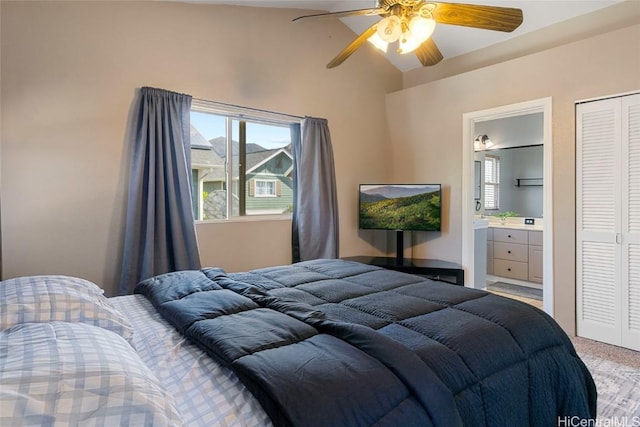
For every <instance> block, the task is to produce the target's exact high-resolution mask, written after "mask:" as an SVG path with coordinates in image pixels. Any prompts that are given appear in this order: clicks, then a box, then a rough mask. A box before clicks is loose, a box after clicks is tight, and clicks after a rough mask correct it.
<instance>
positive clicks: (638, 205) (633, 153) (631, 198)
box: [620, 95, 640, 350]
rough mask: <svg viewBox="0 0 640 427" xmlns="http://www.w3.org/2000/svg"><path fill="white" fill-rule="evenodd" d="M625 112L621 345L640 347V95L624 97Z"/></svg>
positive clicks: (636, 348) (623, 123)
mask: <svg viewBox="0 0 640 427" xmlns="http://www.w3.org/2000/svg"><path fill="white" fill-rule="evenodd" d="M621 113H622V119H621V121H622V123H621V126H622V135H621V136H622V157H623V168H622V171H621V172H622V174H621V175H622V176H623V178H624V179H623V181H622V195H623V196H622V197H623V200H622V206H623V209H622V268H621V271H622V273H623V277H622V282H621V296H622V300H621V307H620V308H621V310H620V311H621V318H622V341H621V345H622V346H624V347H628V348H632V349H634V350H640V95H633V96H625V97H622V99H621ZM625 169H626V170H625Z"/></svg>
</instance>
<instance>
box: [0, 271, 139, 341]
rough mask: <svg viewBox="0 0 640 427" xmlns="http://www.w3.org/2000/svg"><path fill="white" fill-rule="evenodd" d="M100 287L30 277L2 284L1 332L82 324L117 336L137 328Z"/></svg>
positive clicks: (73, 280)
mask: <svg viewBox="0 0 640 427" xmlns="http://www.w3.org/2000/svg"><path fill="white" fill-rule="evenodd" d="M103 292H104V291H103V290H102V289H100V288H99V287H98V286H97V285H96V284H94V283H92V282H89V281H87V280H84V279H79V278H76V277H68V276H59V275H48V276H29V277H19V278H15V279H9V280H3V281H0V330H3V329H7V328H10V327H12V326H15V325H18V324H22V323H44V322H51V321H63V322H80V323H88V324H91V325H94V326H99V327H101V328H104V329H108V330H110V331H113V332H116V333H117V334H119V335H121V336H122V337H124V338H125V339H127V340H128V341H129V342H131V341H132V338H133V328H132V327H131V324H130V323H129V321H128V320H127V319H126V318H125V317H124V316H123V315H122V313H120V312H119V311H118V310H116V309H115V308H114V307H113V306H112V305H111V303H110V302H109V301H108V300H107V298H105V297H104V295H103Z"/></svg>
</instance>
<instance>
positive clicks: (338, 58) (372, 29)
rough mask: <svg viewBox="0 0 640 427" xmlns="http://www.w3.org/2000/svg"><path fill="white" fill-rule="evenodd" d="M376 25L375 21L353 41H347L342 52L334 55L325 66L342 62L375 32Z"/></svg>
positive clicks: (335, 65) (334, 65) (331, 66)
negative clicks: (347, 44) (347, 43)
mask: <svg viewBox="0 0 640 427" xmlns="http://www.w3.org/2000/svg"><path fill="white" fill-rule="evenodd" d="M377 26H378V23H377V22H376V23H375V24H373V25H372V26H370V27H369V28H367V29H366V30H364V32H363V33H361V34H360V35H359V36H358V37H357V38H356V39H355V40H354V41H352V42H351V43H349V46H347V47H345V48H344V49H343V50H342V52H340V53H339V54H338V55H336V57H335V58H333V59H332V60H331V61H330V62H329V63H328V64H327V68H333V67H337V66H338V65H340V64H342V63H343V62H344V61H345V59H347V58H348V57H350V56H351V54H352V53H353V52H355V51H356V50H357V49H358V48H359V47H360V46H362V45H363V44H364V43H365V42H366V41H367V39H368V38H369V37H371V36H372V35H373V33H375V32H376V28H377Z"/></svg>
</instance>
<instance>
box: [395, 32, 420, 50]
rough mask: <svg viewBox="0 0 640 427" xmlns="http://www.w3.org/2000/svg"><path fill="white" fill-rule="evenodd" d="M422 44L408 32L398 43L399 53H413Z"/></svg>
mask: <svg viewBox="0 0 640 427" xmlns="http://www.w3.org/2000/svg"><path fill="white" fill-rule="evenodd" d="M420 44H421V42H420V41H418V40H417V39H416V38H415V37H413V36H412V35H411V33H410V32H408V31H407V32H406V33H404V34H403V35H402V37H400V41H399V42H398V53H401V54H405V53H410V52H413V51H414V50H416V49H417V47H418V46H420Z"/></svg>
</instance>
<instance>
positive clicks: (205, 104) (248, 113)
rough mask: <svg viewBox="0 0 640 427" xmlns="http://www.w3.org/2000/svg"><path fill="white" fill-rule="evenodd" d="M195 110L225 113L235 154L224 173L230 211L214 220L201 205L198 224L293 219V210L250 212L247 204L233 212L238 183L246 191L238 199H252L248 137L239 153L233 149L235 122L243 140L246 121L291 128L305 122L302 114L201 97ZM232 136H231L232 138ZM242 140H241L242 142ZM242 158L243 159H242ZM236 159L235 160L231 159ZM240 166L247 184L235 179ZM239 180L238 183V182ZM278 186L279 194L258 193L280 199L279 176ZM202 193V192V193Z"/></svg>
mask: <svg viewBox="0 0 640 427" xmlns="http://www.w3.org/2000/svg"><path fill="white" fill-rule="evenodd" d="M191 111H192V112H198V113H204V114H212V115H217V116H221V117H223V118H226V123H225V129H226V135H225V137H226V141H225V142H226V153H232V155H231V156H229V155H228V154H227V155H226V156H225V157H226V158H225V161H224V175H225V181H224V182H225V183H226V184H225V185H224V187H225V191H226V214H225V218H212V219H202V216H203V215H202V206H200V207H199V212H198V215H199V216H198V217H197V218H196V217H195V215H196V212H195V209H194V221H195V222H196V223H206V222H221V223H228V222H243V221H263V220H264V221H267V220H290V219H291V217H292V214H291V212H283V213H254V214H248V215H247V214H246V205H245V209H243V207H241V208H240V210H239V212H238V214H237V215H233V202H234V198H238V196H237V195H236V193H234V188H235V186H236V184H238V186H237V188H238V194H244V197H242V198H238V199H239V200H243V199H244V203H245V204H246V200H247V199H249V197H251V196H249V194H248V192H249V188H248V187H249V182H248V181H247V176H246V172H247V171H246V169H245V167H244V165H245V164H246V140H245V141H244V144H243V143H241V144H240V146H241V148H239V150H237V151H239V152H238V153H235V152H234V151H233V136H234V135H233V125H234V123H233V122H234V120H236V121H237V122H238V123H239V128H240V129H239V132H240V135H238V136H239V139H242V138H243V137H245V136H246V128H244V129H243V127H244V125H243V123H244V124H246V123H255V124H262V125H269V126H280V127H288V128H290V126H291V125H292V124H300V123H301V121H302V119H303V118H302V117H298V116H292V115H289V114H281V113H275V112H270V111H265V110H258V109H252V108H247V107H241V106H236V105H229V104H223V103H218V102H213V101H206V100H199V99H194V100H193V101H192V104H191ZM230 136H231V137H230ZM238 142H240V141H238ZM283 148H284V147H282V148H281V149H283ZM236 154H237V155H238V156H239V157H238V165H233V156H235V155H236ZM242 154H244V156H242ZM292 154H293V153H290V155H291V158H292V159H293V156H292ZM240 157H242V158H240ZM230 158H231V159H232V160H231V161H230V160H229V159H230ZM237 166H239V169H240V170H239V171H237V174H238V178H240V177H244V184H245V185H239V183H240V181H241V179H237V180H236V179H234V172H236V171H235V170H234V168H235V167H237ZM189 167H190V168H192V165H191V164H190V165H189ZM255 179H256V177H254V178H251V180H255ZM257 179H259V180H268V178H267V179H263V178H257ZM236 181H237V182H236ZM274 182H275V185H274V189H275V191H276V195H275V196H271V195H268V196H258V198H271V197H273V198H277V197H280V196H279V195H278V189H277V186H278V182H279V180H278V179H277V178H276V179H274ZM280 185H284V184H282V183H281V184H280ZM240 191H243V192H242V193H240ZM198 194H200V193H198ZM253 197H255V195H254V196H253ZM293 203H294V201H293V199H292V200H291V204H293ZM196 204H198V205H199V204H200V203H199V202H196V201H194V206H196Z"/></svg>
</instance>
